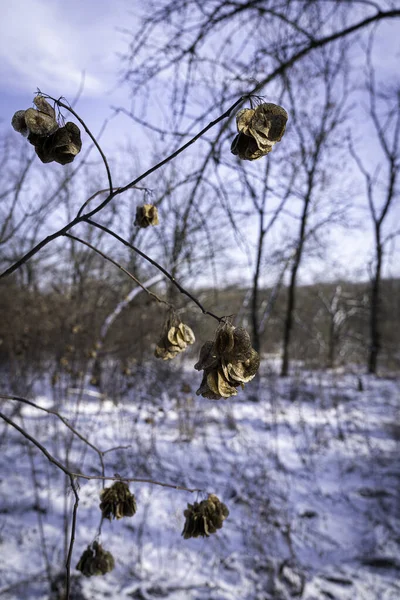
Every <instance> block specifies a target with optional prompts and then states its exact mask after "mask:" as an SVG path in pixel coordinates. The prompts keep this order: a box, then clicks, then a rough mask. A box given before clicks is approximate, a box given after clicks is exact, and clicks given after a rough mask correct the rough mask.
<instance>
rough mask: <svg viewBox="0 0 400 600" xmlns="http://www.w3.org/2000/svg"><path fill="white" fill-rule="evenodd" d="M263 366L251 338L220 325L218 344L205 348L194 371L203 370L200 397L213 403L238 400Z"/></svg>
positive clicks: (239, 328) (236, 330)
mask: <svg viewBox="0 0 400 600" xmlns="http://www.w3.org/2000/svg"><path fill="white" fill-rule="evenodd" d="M259 366H260V357H259V355H258V353H257V352H256V351H255V350H254V349H253V348H252V347H251V340H250V336H249V334H248V333H247V331H246V330H245V329H243V328H242V327H234V326H233V325H231V324H230V323H226V322H225V323H222V324H221V325H219V327H218V329H217V331H216V333H215V340H214V341H213V342H212V341H208V342H206V343H205V344H203V347H202V348H201V350H200V358H199V360H198V362H197V363H196V364H195V366H194V368H195V369H197V370H198V371H201V370H203V371H204V374H203V379H202V382H201V385H200V387H199V389H198V390H197V392H196V394H197V395H198V396H203V397H204V398H208V399H210V400H218V399H219V398H229V397H230V396H236V394H237V388H238V387H239V386H242V387H243V386H244V384H245V383H248V382H249V381H251V380H252V379H253V378H254V376H255V374H256V373H257V370H258V367H259Z"/></svg>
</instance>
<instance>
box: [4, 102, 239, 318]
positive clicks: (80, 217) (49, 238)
mask: <svg viewBox="0 0 400 600" xmlns="http://www.w3.org/2000/svg"><path fill="white" fill-rule="evenodd" d="M43 95H44V96H46V97H47V98H50V99H51V100H53V101H54V102H56V103H58V105H59V106H61V107H63V108H66V109H67V110H69V111H70V112H71V113H72V114H73V115H74V116H75V117H76V118H77V119H78V121H79V122H80V123H81V124H82V126H83V127H84V128H85V131H86V132H87V133H88V135H89V136H90V137H91V139H92V140H93V142H94V143H95V145H96V147H97V149H98V150H99V152H100V154H101V156H102V158H103V161H104V164H105V166H106V169H107V175H108V179H109V186H110V191H109V193H108V195H107V197H106V198H105V199H104V200H103V202H102V203H101V204H99V205H98V206H96V208H94V209H93V210H91V211H90V212H88V213H87V214H85V215H82V214H80V211H79V213H78V215H77V216H76V217H75V219H72V221H70V222H69V223H67V225H65V226H64V227H62V228H61V229H59V230H58V231H56V232H54V233H52V234H51V235H48V236H47V237H46V238H44V239H43V240H41V241H40V242H39V243H38V244H36V246H34V247H33V248H31V250H29V252H27V253H26V254H24V256H22V257H21V258H20V259H19V260H17V261H16V262H15V263H14V264H13V265H11V266H10V267H9V268H8V269H6V270H5V271H3V273H1V274H0V279H2V278H3V277H7V276H8V275H11V273H14V271H16V270H17V269H19V268H20V267H21V266H22V265H23V264H25V263H26V262H27V261H28V260H30V259H31V258H32V257H33V256H35V254H37V253H38V252H39V250H41V249H42V248H43V247H44V246H47V244H49V243H50V242H52V241H53V240H55V239H57V238H59V237H60V236H62V235H65V234H66V233H67V232H68V231H69V230H70V229H72V227H74V226H75V225H78V223H82V222H85V221H86V222H89V219H90V218H91V217H93V216H94V215H95V214H97V213H98V212H99V211H101V210H102V209H103V208H104V207H105V206H107V204H109V202H111V200H112V199H113V198H114V197H115V196H117V195H119V194H122V193H123V192H125V191H126V190H128V189H130V188H132V187H134V186H135V185H136V184H137V183H139V181H142V179H144V178H145V177H147V176H148V175H150V174H151V173H154V172H155V171H157V169H159V168H160V167H162V166H164V165H165V164H167V163H168V162H169V161H171V160H173V159H174V158H176V157H177V156H178V155H179V154H181V153H182V152H183V151H184V150H186V149H187V148H188V147H189V146H191V145H192V144H194V142H195V141H197V140H198V139H199V138H200V137H201V136H202V135H204V133H206V131H208V130H209V129H211V128H212V127H214V126H215V125H216V124H217V123H219V122H220V121H221V120H223V119H225V118H226V117H228V116H229V115H230V113H231V112H232V111H233V110H234V109H235V108H236V107H237V106H239V105H240V104H241V103H242V102H243V100H244V98H245V97H246V96H241V97H240V98H239V100H236V102H234V104H232V106H230V107H229V108H228V110H226V111H225V112H224V113H223V114H222V115H221V116H219V117H218V118H217V119H215V120H214V121H211V123H209V124H208V125H207V126H206V127H204V128H203V129H202V130H201V131H200V132H199V133H197V134H196V135H195V136H194V137H193V138H192V139H191V140H189V141H188V142H187V143H186V144H184V145H183V146H181V147H180V148H178V150H176V151H175V152H173V153H172V154H170V155H169V156H167V158H165V159H164V160H162V161H161V162H159V163H157V164H156V165H154V166H153V167H151V168H150V169H148V170H147V171H145V172H144V173H142V175H139V177H137V178H136V179H134V180H133V181H131V182H130V183H128V184H127V185H125V186H123V187H118V188H113V185H112V180H111V178H110V177H111V176H110V175H109V167H108V163H107V159H106V158H105V156H104V155H103V152H102V150H101V148H100V146H99V144H98V143H97V142H96V140H95V138H94V136H93V134H92V133H91V132H90V130H89V128H88V127H87V126H86V124H85V123H84V121H83V120H82V119H81V118H80V117H79V115H77V113H75V111H74V110H73V109H71V108H70V107H69V106H67V105H66V104H64V103H63V102H61V101H59V100H55V99H54V98H52V97H51V96H48V95H45V94H43ZM94 196H95V195H93V196H92V197H91V198H93V197H94ZM89 201H90V199H89ZM87 203H88V201H86V202H85V206H86V205H87ZM192 299H193V298H192ZM206 314H210V313H207V312H206Z"/></svg>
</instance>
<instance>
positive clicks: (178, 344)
mask: <svg viewBox="0 0 400 600" xmlns="http://www.w3.org/2000/svg"><path fill="white" fill-rule="evenodd" d="M195 339H196V338H195V336H194V333H193V331H192V330H191V328H190V327H189V326H188V325H185V323H182V322H181V320H180V319H179V317H178V316H177V315H176V314H175V313H173V312H170V313H169V315H168V317H167V319H166V321H165V323H164V327H163V332H162V335H161V338H160V339H159V341H158V343H157V346H156V349H155V351H154V355H155V356H156V357H157V358H162V359H163V360H170V359H172V358H175V356H177V354H179V353H180V352H183V351H184V350H186V348H187V346H188V345H189V344H193V343H194V342H195Z"/></svg>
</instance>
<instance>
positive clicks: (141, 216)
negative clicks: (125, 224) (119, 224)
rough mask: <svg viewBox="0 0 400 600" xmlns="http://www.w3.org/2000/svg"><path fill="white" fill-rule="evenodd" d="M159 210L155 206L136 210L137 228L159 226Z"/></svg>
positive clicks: (145, 205) (146, 206) (148, 205)
mask: <svg viewBox="0 0 400 600" xmlns="http://www.w3.org/2000/svg"><path fill="white" fill-rule="evenodd" d="M158 223H159V221H158V210H157V207H156V206H153V204H144V205H143V206H138V207H137V208H136V219H135V223H134V225H136V226H137V227H149V225H158Z"/></svg>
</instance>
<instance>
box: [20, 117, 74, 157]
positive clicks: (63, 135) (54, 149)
mask: <svg viewBox="0 0 400 600" xmlns="http://www.w3.org/2000/svg"><path fill="white" fill-rule="evenodd" d="M28 139H29V141H30V142H31V143H33V144H34V146H35V150H36V154H37V155H38V157H39V158H40V160H41V161H42V162H43V163H48V162H53V161H55V162H57V163H59V164H61V165H66V164H68V163H70V162H72V161H73V160H74V158H75V156H76V155H77V154H79V152H80V151H81V148H82V141H81V132H80V130H79V127H78V126H77V125H75V123H71V122H68V123H66V124H65V126H64V127H60V128H59V129H57V131H56V132H55V133H53V134H52V135H50V136H48V137H40V138H39V139H38V138H37V137H36V136H32V135H30V136H29V137H28Z"/></svg>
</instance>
